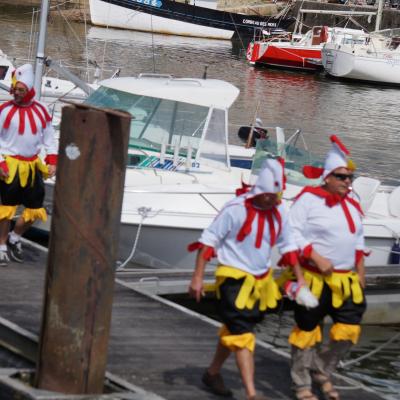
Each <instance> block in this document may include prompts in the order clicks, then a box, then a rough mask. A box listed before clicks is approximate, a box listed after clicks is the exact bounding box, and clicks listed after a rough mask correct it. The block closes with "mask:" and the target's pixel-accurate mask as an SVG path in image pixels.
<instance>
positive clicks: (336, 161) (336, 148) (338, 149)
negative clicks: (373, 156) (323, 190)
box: [303, 135, 356, 179]
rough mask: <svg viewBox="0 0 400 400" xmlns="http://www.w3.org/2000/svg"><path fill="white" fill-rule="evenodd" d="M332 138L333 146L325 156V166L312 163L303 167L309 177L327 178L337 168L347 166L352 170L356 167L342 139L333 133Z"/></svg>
mask: <svg viewBox="0 0 400 400" xmlns="http://www.w3.org/2000/svg"><path fill="white" fill-rule="evenodd" d="M330 140H331V142H332V147H331V149H330V150H329V151H328V154H327V155H326V157H325V162H324V168H319V167H314V166H310V165H307V166H305V167H303V174H304V176H306V177H307V178H310V179H316V178H319V177H321V176H322V178H326V177H327V176H328V175H329V174H330V173H331V172H333V171H334V170H335V169H337V168H347V169H350V170H355V169H356V168H355V164H354V163H353V161H352V160H351V159H350V158H349V157H348V156H349V155H350V151H349V150H348V149H347V147H346V146H345V145H344V144H343V143H342V142H341V140H340V139H339V138H338V137H337V136H336V135H332V136H331V137H330Z"/></svg>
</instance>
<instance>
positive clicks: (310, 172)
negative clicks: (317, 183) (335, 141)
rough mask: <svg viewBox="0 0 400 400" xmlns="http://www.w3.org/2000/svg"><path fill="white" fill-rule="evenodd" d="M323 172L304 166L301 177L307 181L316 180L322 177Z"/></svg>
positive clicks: (320, 169)
mask: <svg viewBox="0 0 400 400" xmlns="http://www.w3.org/2000/svg"><path fill="white" fill-rule="evenodd" d="M323 172H324V169H323V168H320V167H314V166H312V165H305V166H304V167H303V175H304V176H305V177H306V178H308V179H317V178H320V177H321V176H322V174H323Z"/></svg>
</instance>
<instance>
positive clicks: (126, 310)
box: [0, 248, 383, 400]
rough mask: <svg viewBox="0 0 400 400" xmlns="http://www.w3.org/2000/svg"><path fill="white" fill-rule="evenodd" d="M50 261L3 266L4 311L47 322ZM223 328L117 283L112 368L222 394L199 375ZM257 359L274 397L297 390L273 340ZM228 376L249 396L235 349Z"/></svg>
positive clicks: (176, 391)
mask: <svg viewBox="0 0 400 400" xmlns="http://www.w3.org/2000/svg"><path fill="white" fill-rule="evenodd" d="M45 265H46V254H45V253H43V252H41V251H39V250H38V249H36V248H29V249H28V250H27V260H26V262H24V263H23V264H15V263H13V264H11V265H10V266H9V267H7V268H1V269H0V293H1V296H0V316H1V317H3V318H5V319H8V320H9V321H11V322H13V323H15V324H17V325H19V326H21V327H22V328H24V329H26V330H28V331H30V332H33V333H35V334H39V329H40V318H41V309H42V299H43V289H44V276H45ZM216 332H217V328H216V327H215V326H213V325H211V324H210V323H208V322H207V321H205V320H203V319H200V318H198V317H197V316H196V315H194V313H185V312H183V311H181V310H179V309H177V308H174V307H171V306H169V305H168V304H167V303H166V302H159V301H157V300H156V299H155V298H152V297H150V296H147V295H145V294H142V293H139V292H137V291H134V290H132V289H130V288H129V287H126V286H125V285H121V284H116V285H115V293H114V304H113V314H112V325H111V337H110V343H109V354H108V363H107V371H109V372H111V373H112V374H115V375H118V376H120V377H121V378H124V379H125V380H126V381H128V382H130V383H132V384H134V385H137V386H140V387H142V388H144V389H146V390H148V391H151V392H154V393H156V394H158V395H160V396H162V397H164V398H165V399H171V400H180V399H182V400H187V399H194V400H197V399H198V400H200V399H202V400H204V399H206V400H207V399H210V400H211V399H216V398H217V397H215V396H214V395H212V394H211V393H208V392H207V391H205V390H204V387H203V386H202V384H201V382H200V377H201V375H202V373H203V371H204V369H205V367H206V366H207V365H208V363H209V361H210V358H211V357H212V353H213V350H214V347H215V344H216ZM0 357H1V353H0ZM255 360H256V384H257V387H258V389H259V390H260V392H262V393H265V394H266V395H269V396H270V398H271V399H272V400H275V399H277V400H278V399H282V400H286V399H291V398H293V397H292V392H291V389H290V377H289V362H288V359H287V358H285V357H283V356H281V355H280V354H278V353H275V352H273V351H271V350H270V349H268V346H265V347H263V346H258V347H257V350H256V357H255ZM0 365H1V364H0ZM8 366H9V365H8ZM224 377H225V380H226V383H227V385H228V386H229V387H231V388H232V389H233V391H234V397H233V398H234V399H244V393H243V390H242V386H241V382H240V377H239V374H238V372H237V369H236V366H235V362H234V359H233V357H231V359H229V360H228V361H227V363H226V367H224ZM341 384H343V385H344V386H348V385H349V384H348V383H343V382H341ZM360 396H362V398H363V400H378V399H381V398H383V397H381V396H380V395H378V394H376V393H373V392H371V391H368V390H365V389H363V388H358V389H356V390H346V391H344V392H343V396H342V398H343V399H345V400H346V399H348V400H353V399H354V400H355V399H358V398H360Z"/></svg>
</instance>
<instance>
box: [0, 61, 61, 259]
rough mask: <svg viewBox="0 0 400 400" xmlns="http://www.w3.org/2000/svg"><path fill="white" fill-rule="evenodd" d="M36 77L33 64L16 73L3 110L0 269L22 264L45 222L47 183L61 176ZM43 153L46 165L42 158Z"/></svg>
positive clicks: (0, 127) (0, 109)
mask: <svg viewBox="0 0 400 400" xmlns="http://www.w3.org/2000/svg"><path fill="white" fill-rule="evenodd" d="M33 82H34V74H33V68H32V65H30V64H25V65H22V66H20V67H18V68H17V69H16V70H15V71H14V73H13V83H12V88H11V94H12V95H13V97H14V99H13V100H11V101H7V102H6V103H3V104H2V105H0V196H1V202H2V204H1V205H0V266H7V264H8V262H9V261H10V257H11V259H13V260H14V261H17V262H23V260H24V258H23V252H22V247H21V235H22V234H23V233H24V232H25V231H26V230H27V229H28V228H29V227H30V226H31V225H32V223H33V222H34V221H35V220H37V219H41V220H43V221H44V220H46V218H47V215H46V211H45V209H44V208H43V200H44V184H43V179H46V178H47V177H52V176H53V175H54V174H55V172H56V163H57V154H56V153H57V143H56V140H55V134H54V129H53V126H52V125H51V116H50V114H49V112H48V110H47V107H46V106H45V105H44V104H42V103H40V102H38V101H36V100H34V96H35V90H34V88H33ZM42 147H43V148H44V149H45V151H46V153H47V156H46V158H45V162H46V164H47V165H45V164H44V163H43V162H42V161H41V159H40V158H39V157H38V154H39V152H40V151H41V149H42ZM19 205H23V206H24V207H25V209H24V211H23V212H22V214H21V216H19V217H18V219H17V221H16V223H15V226H14V230H13V231H12V232H9V230H10V220H11V219H12V218H13V217H14V215H15V213H16V210H17V207H18V206H19Z"/></svg>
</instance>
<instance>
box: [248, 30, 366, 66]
mask: <svg viewBox="0 0 400 400" xmlns="http://www.w3.org/2000/svg"><path fill="white" fill-rule="evenodd" d="M354 33H363V31H361V30H357V29H348V28H329V27H327V26H314V27H313V28H312V29H311V30H310V31H308V32H307V33H306V34H305V35H303V36H301V37H300V39H299V40H298V39H297V40H296V39H295V36H294V35H292V34H290V33H289V34H285V35H281V36H275V37H273V38H262V39H260V40H254V41H252V42H251V43H250V44H249V46H248V48H247V54H246V57H247V59H248V60H249V62H250V64H252V65H257V64H259V65H260V64H262V65H268V66H273V67H280V68H294V69H300V70H308V71H314V70H317V69H319V68H321V67H322V63H321V50H322V48H323V46H324V45H325V43H338V44H340V43H343V42H344V41H345V40H346V37H347V36H349V35H351V34H354Z"/></svg>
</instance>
